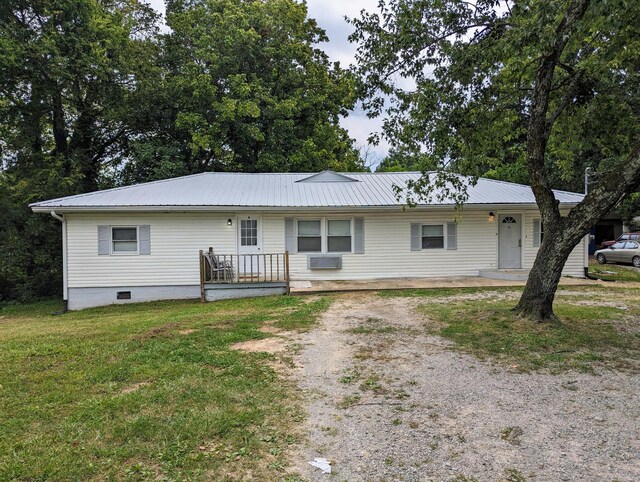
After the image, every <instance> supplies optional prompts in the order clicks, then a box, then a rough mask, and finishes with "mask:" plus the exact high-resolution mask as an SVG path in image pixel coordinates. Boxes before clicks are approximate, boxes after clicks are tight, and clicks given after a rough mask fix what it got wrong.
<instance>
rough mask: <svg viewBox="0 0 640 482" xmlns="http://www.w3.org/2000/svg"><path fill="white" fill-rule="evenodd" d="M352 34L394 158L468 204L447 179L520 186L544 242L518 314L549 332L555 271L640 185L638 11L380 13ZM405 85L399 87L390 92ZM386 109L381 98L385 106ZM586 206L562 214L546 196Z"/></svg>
mask: <svg viewBox="0 0 640 482" xmlns="http://www.w3.org/2000/svg"><path fill="white" fill-rule="evenodd" d="M379 7H380V13H366V12H365V13H363V14H362V17H361V18H359V19H356V20H354V21H353V23H354V25H355V27H356V31H355V33H354V34H353V35H352V37H351V38H352V40H354V41H356V42H358V43H359V44H360V48H359V52H358V56H357V60H358V64H359V65H358V72H359V74H360V76H361V77H362V82H361V86H362V91H363V95H364V96H365V98H366V99H367V100H366V106H367V107H368V109H369V110H370V112H371V114H372V115H379V114H381V113H382V112H383V111H386V113H387V115H388V120H386V121H385V123H384V133H383V134H384V135H385V136H386V137H387V138H388V140H389V141H390V142H391V143H392V144H393V145H394V146H398V147H400V148H402V149H406V150H409V151H410V152H414V153H417V152H422V153H425V154H426V155H427V156H429V157H430V158H433V159H435V160H436V161H437V163H438V165H439V175H438V176H437V177H436V182H433V181H431V180H430V179H429V178H428V177H426V176H423V177H422V179H420V180H419V181H417V182H413V183H410V184H409V185H408V186H406V188H407V190H408V192H409V194H410V195H414V196H415V197H416V198H418V199H426V200H427V201H428V200H430V198H431V196H432V195H433V194H434V193H437V190H434V189H433V188H434V187H439V186H443V185H445V182H446V183H448V184H450V185H451V189H445V190H444V193H445V196H446V197H448V198H449V199H453V200H455V201H456V202H457V203H461V202H464V200H465V199H466V195H465V190H464V187H465V186H464V184H463V183H461V182H460V178H459V177H457V176H455V175H454V174H453V173H454V172H462V173H465V174H471V175H474V176H477V175H480V174H483V173H487V172H488V173H490V174H491V175H493V176H499V177H503V178H504V177H509V178H511V179H513V180H520V178H522V177H524V176H523V173H524V167H526V174H527V179H528V183H529V184H531V187H532V190H533V193H534V195H535V197H536V201H537V203H538V206H539V208H540V211H541V216H542V222H543V223H544V227H545V237H544V239H543V241H542V243H541V246H540V249H539V251H538V254H537V257H536V260H535V263H534V265H533V267H532V269H531V272H530V274H529V277H528V281H527V286H526V288H525V290H524V292H523V295H522V297H521V299H520V302H519V303H518V306H517V307H516V311H517V312H518V313H519V314H521V315H524V316H526V317H529V318H531V319H535V320H537V321H545V320H551V319H554V318H555V315H554V314H553V308H552V305H553V299H554V296H555V291H556V288H557V284H558V281H559V279H560V276H561V272H562V268H563V266H564V263H565V262H566V260H567V258H568V256H569V254H570V253H571V251H572V250H573V249H574V247H575V246H576V245H577V244H578V243H579V242H580V241H581V240H582V239H583V237H584V235H585V234H586V233H587V232H588V231H589V229H590V227H591V226H592V225H593V224H594V223H595V222H596V221H597V220H598V219H599V218H601V217H602V216H603V215H604V214H606V213H607V212H609V211H610V210H611V209H612V208H614V207H615V206H616V205H617V204H618V203H619V202H620V201H621V200H622V199H624V198H625V196H628V195H629V194H631V193H633V192H634V191H636V190H637V189H638V187H639V186H640V143H639V134H640V89H639V87H640V30H639V29H638V28H637V26H638V24H639V21H640V2H637V1H630V0H607V1H601V2H591V1H590V0H552V1H549V0H516V1H514V0H506V1H502V0H477V1H474V2H460V1H457V0H415V1H407V0H388V1H386V0H381V2H380V4H379ZM398 79H401V80H402V82H398V81H397V80H398ZM387 98H388V99H389V100H388V101H387ZM587 166H589V167H592V168H593V170H594V172H595V176H594V178H593V180H592V182H591V184H590V190H589V194H588V195H587V196H586V197H585V199H584V201H582V202H581V203H579V204H578V205H577V206H576V207H575V208H573V209H571V210H570V212H569V213H568V214H567V213H563V212H562V211H561V209H560V206H559V203H558V201H557V199H556V198H555V195H554V193H553V191H552V187H554V186H555V187H561V188H565V189H572V190H578V191H579V190H580V189H581V186H582V174H583V169H584V168H585V167H587Z"/></svg>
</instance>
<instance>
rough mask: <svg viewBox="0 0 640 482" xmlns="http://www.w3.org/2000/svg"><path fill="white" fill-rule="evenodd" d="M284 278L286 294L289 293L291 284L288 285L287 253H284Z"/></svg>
mask: <svg viewBox="0 0 640 482" xmlns="http://www.w3.org/2000/svg"><path fill="white" fill-rule="evenodd" d="M284 277H285V281H286V282H287V294H290V293H291V284H290V283H289V251H288V250H287V251H285V252H284Z"/></svg>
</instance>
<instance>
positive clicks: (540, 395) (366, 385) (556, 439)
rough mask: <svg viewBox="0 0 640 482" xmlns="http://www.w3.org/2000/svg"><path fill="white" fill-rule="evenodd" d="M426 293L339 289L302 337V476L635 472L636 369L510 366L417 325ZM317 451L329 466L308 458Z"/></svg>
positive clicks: (639, 466) (522, 476)
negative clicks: (548, 370) (552, 370)
mask: <svg viewBox="0 0 640 482" xmlns="http://www.w3.org/2000/svg"><path fill="white" fill-rule="evenodd" d="M426 301H427V300H424V299H422V300H421V299H415V298H381V297H378V296H377V295H376V294H375V293H366V294H363V293H352V294H345V295H341V296H339V297H338V298H337V299H336V301H335V302H334V303H333V305H332V306H331V307H330V308H329V310H328V311H327V312H326V313H325V314H324V315H323V317H322V318H321V320H320V323H319V325H318V327H317V328H315V329H314V330H312V331H310V332H309V333H307V334H305V335H304V336H303V337H302V340H301V343H302V349H301V351H300V353H299V355H298V359H297V362H298V363H297V365H298V366H299V368H298V369H297V370H296V374H295V377H296V379H297V382H298V384H299V386H300V387H302V388H303V390H304V391H305V394H306V397H307V399H308V415H309V417H308V420H307V422H306V427H305V430H306V433H307V435H308V437H307V441H306V443H305V444H304V445H303V446H302V447H301V448H300V450H299V452H298V453H297V454H296V459H297V462H296V464H295V467H294V469H295V470H296V471H297V472H298V473H300V474H302V475H303V476H304V477H305V478H306V479H308V480H340V481H342V480H349V481H352V482H354V481H361V480H362V481H369V480H371V481H381V480H388V481H391V480H437V481H440V480H443V481H449V480H456V481H471V480H479V481H496V480H503V481H522V480H537V481H542V480H544V481H548V480H549V481H551V480H553V481H555V480H575V481H593V480H608V481H614V480H620V481H637V480H640V459H639V457H640V442H639V433H640V425H639V407H640V377H639V376H638V375H634V374H628V373H615V372H610V373H606V374H604V375H599V376H596V375H587V374H579V373H568V374H563V375H550V374H545V373H533V374H521V373H516V372H515V371H513V370H510V369H509V367H501V366H495V365H492V364H490V363H488V362H482V361H479V360H477V359H475V358H473V357H471V356H468V355H464V354H460V353H457V352H456V351H455V350H453V348H452V345H451V344H450V343H449V342H447V341H445V340H443V339H441V338H439V337H434V336H429V335H426V334H425V330H424V329H423V327H424V324H425V323H429V320H428V319H427V318H425V317H424V316H423V315H420V314H418V313H417V312H416V310H415V307H416V306H417V305H418V304H423V303H425V302H426ZM314 457H326V458H327V459H329V460H330V461H331V463H332V468H333V473H332V475H323V474H321V472H320V471H319V470H318V469H315V468H313V467H311V466H310V465H309V464H308V463H307V462H308V461H310V460H312V459H313V458H314Z"/></svg>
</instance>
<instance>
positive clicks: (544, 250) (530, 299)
mask: <svg viewBox="0 0 640 482" xmlns="http://www.w3.org/2000/svg"><path fill="white" fill-rule="evenodd" d="M573 241H574V240H569V239H562V238H559V239H558V238H553V237H551V236H548V235H547V236H546V237H545V239H544V240H543V242H542V245H541V246H540V250H539V251H538V255H537V256H536V260H535V262H534V263H533V267H532V268H531V271H530V273H529V279H528V280H527V285H526V286H525V288H524V291H523V292H522V296H521V297H520V301H519V302H518V305H517V306H516V307H515V308H514V311H515V312H516V313H517V314H519V315H520V316H522V317H525V318H527V319H530V320H532V321H537V322H546V321H555V320H556V319H557V318H556V315H555V314H554V312H553V300H554V298H555V294H556V290H557V288H558V283H559V282H560V277H561V276H562V269H563V268H564V265H565V263H566V262H567V259H568V258H569V255H570V254H571V251H573V248H575V246H576V245H577V243H576V242H573Z"/></svg>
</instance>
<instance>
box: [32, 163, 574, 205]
mask: <svg viewBox="0 0 640 482" xmlns="http://www.w3.org/2000/svg"><path fill="white" fill-rule="evenodd" d="M347 175H348V176H349V177H350V178H352V179H355V180H357V181H359V182H326V181H324V182H309V179H307V180H306V181H305V182H298V181H300V180H303V179H305V178H308V177H309V176H310V174H308V173H289V174H279V173H274V174H271V173H264V174H249V173H223V172H207V173H202V174H195V175H191V176H183V177H178V178H174V179H166V180H162V181H154V182H148V183H143V184H135V185H132V186H125V187H119V188H115V189H107V190H104V191H97V192H92V193H86V194H78V195H76V196H69V197H64V198H59V199H51V200H48V201H42V202H38V203H34V204H32V205H31V207H33V208H34V209H38V210H42V209H46V208H52V209H53V208H92V207H94V208H110V207H113V208H118V207H129V208H131V207H141V208H143V207H161V206H171V207H184V208H188V207H207V206H215V207H227V206H228V207H255V208H268V207H278V208H313V207H389V206H399V205H401V204H402V203H401V202H399V201H398V200H397V199H396V195H395V191H394V189H393V186H394V185H396V186H405V185H406V183H407V181H408V180H410V179H412V180H416V179H418V178H419V177H420V175H421V174H420V173H418V172H394V173H348V174H347ZM468 194H469V198H468V200H467V202H466V204H534V203H535V198H534V196H533V193H532V191H531V188H530V187H529V186H524V185H521V184H514V183H509V182H504V181H495V180H492V179H484V178H480V179H478V182H477V184H476V185H474V186H470V187H469V188H468ZM555 195H556V198H557V199H558V201H560V203H562V204H576V203H578V202H580V201H581V200H582V198H583V195H582V194H578V193H571V192H566V191H555ZM433 204H444V205H446V204H451V203H447V202H440V203H437V202H436V203H433Z"/></svg>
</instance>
